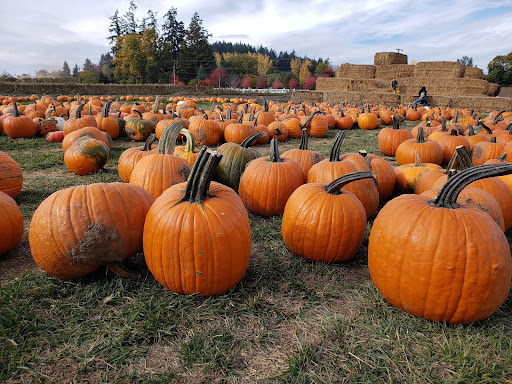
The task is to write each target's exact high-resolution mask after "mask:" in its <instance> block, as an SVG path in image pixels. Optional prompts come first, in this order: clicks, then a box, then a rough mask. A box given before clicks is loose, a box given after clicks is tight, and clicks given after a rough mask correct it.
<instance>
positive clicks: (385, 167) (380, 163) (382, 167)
mask: <svg viewBox="0 0 512 384" xmlns="http://www.w3.org/2000/svg"><path fill="white" fill-rule="evenodd" d="M367 157H368V159H369V160H370V167H371V168H372V171H373V172H374V173H375V176H376V177H377V191H378V192H379V202H380V203H382V202H384V201H386V200H387V199H388V197H389V196H390V195H391V193H393V189H394V188H395V169H394V168H393V166H392V165H391V164H390V163H388V162H387V161H386V160H385V159H383V158H382V157H379V156H377V155H372V154H368V155H367Z"/></svg>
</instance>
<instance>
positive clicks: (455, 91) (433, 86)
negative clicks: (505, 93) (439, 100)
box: [397, 77, 494, 96]
mask: <svg viewBox="0 0 512 384" xmlns="http://www.w3.org/2000/svg"><path fill="white" fill-rule="evenodd" d="M397 81H398V89H399V90H400V93H402V94H417V93H418V91H419V90H420V88H421V87H423V86H425V87H426V88H427V93H428V94H435V95H445V96H452V95H464V96H472V95H473V96H482V95H486V94H488V93H490V92H491V91H492V90H494V88H492V89H490V88H489V83H488V82H487V81H485V80H479V79H465V78H441V77H440V78H435V77H434V78H426V77H409V78H401V79H397Z"/></svg>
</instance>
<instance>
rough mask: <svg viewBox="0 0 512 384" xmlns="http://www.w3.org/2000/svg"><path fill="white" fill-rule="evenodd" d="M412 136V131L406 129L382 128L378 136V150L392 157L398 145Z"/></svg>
mask: <svg viewBox="0 0 512 384" xmlns="http://www.w3.org/2000/svg"><path fill="white" fill-rule="evenodd" d="M412 138H413V136H412V133H411V132H410V131H408V130H407V129H393V128H382V129H381V130H380V132H379V136H378V141H379V151H380V153H382V154H384V155H388V156H393V157H394V156H395V154H396V149H397V148H398V146H399V145H400V144H402V143H403V142H404V141H405V140H410V139H412Z"/></svg>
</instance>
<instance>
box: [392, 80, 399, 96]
mask: <svg viewBox="0 0 512 384" xmlns="http://www.w3.org/2000/svg"><path fill="white" fill-rule="evenodd" d="M397 85H398V81H396V79H393V81H392V82H391V87H392V88H393V93H395V94H396V93H398V89H397V88H396V87H397Z"/></svg>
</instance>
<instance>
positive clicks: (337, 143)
mask: <svg viewBox="0 0 512 384" xmlns="http://www.w3.org/2000/svg"><path fill="white" fill-rule="evenodd" d="M345 136H346V133H345V131H339V132H338V133H337V134H336V137H335V138H334V141H333V143H332V147H331V154H330V156H329V161H331V162H333V161H339V159H340V147H341V144H342V143H343V140H345Z"/></svg>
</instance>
